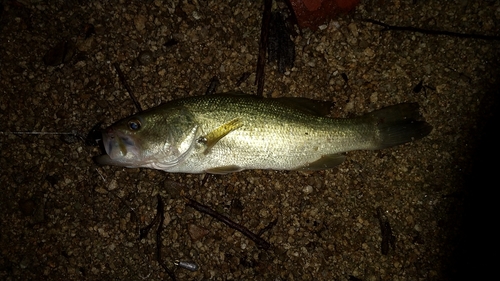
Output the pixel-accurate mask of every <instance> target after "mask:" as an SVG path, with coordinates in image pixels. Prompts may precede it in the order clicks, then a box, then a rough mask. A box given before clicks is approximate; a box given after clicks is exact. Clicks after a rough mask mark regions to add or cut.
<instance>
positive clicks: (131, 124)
mask: <svg viewBox="0 0 500 281" xmlns="http://www.w3.org/2000/svg"><path fill="white" fill-rule="evenodd" d="M128 128H129V129H130V130H132V131H137V130H139V129H140V128H141V121H139V120H137V119H132V120H130V121H128Z"/></svg>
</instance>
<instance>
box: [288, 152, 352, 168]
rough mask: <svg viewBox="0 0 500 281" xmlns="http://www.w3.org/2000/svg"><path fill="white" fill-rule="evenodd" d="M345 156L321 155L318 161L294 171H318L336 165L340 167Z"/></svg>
mask: <svg viewBox="0 0 500 281" xmlns="http://www.w3.org/2000/svg"><path fill="white" fill-rule="evenodd" d="M345 158H346V157H345V155H342V154H328V155H323V156H322V157H321V158H319V159H318V160H316V161H314V162H312V163H309V164H307V165H305V166H303V167H299V168H297V169H296V170H298V171H319V170H326V169H330V168H333V167H335V166H337V165H340V164H341V163H342V162H344V160H345Z"/></svg>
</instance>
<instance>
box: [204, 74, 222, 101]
mask: <svg viewBox="0 0 500 281" xmlns="http://www.w3.org/2000/svg"><path fill="white" fill-rule="evenodd" d="M217 86H219V78H217V76H214V77H212V79H210V85H208V88H207V90H206V91H205V96H208V95H213V94H216V92H217Z"/></svg>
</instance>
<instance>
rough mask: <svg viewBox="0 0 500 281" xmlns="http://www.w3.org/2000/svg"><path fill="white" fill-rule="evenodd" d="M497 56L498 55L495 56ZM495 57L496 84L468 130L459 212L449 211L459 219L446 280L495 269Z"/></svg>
mask: <svg viewBox="0 0 500 281" xmlns="http://www.w3.org/2000/svg"><path fill="white" fill-rule="evenodd" d="M497 59H498V58H497ZM499 66H500V64H499V63H498V61H496V62H495V63H493V64H492V65H491V68H490V73H492V74H491V76H492V77H493V78H494V81H496V84H494V85H489V86H490V87H489V89H488V90H487V92H486V94H485V95H484V97H483V98H482V100H481V104H480V110H479V115H478V117H477V124H476V127H475V128H474V129H473V130H471V135H470V143H471V145H473V147H471V148H470V149H467V148H466V149H465V151H466V152H470V153H472V155H471V156H470V157H466V158H467V159H470V160H471V163H470V166H469V165H466V166H469V167H470V169H465V170H464V172H465V174H464V185H463V191H462V192H460V193H461V194H460V196H459V197H460V198H461V200H460V201H461V203H462V204H460V205H461V207H460V208H458V209H457V210H459V212H460V213H457V214H453V213H450V216H451V217H456V218H457V219H459V220H460V221H457V222H456V225H458V226H459V229H460V231H459V233H458V234H457V235H456V236H455V237H456V240H455V241H450V244H453V245H452V247H453V250H452V252H451V260H450V263H449V265H448V267H449V268H448V272H447V275H448V276H449V278H448V279H449V280H489V279H491V277H493V276H494V275H493V274H494V273H495V265H496V262H495V261H496V259H497V257H496V250H497V249H498V240H496V233H497V230H496V226H497V222H498V220H497V219H496V218H497V217H496V215H495V214H496V213H497V212H498V210H496V208H495V206H496V205H497V204H498V196H497V194H498V190H499V188H498V185H499V184H498V179H497V176H498V173H499V171H498V166H499V165H498V156H499V152H498V144H499V141H498V127H499V125H498V122H497V120H498V112H499V101H498V96H499V94H500V85H499V83H498V81H500V80H499V79H498V78H499V76H500V75H499V73H498V70H499Z"/></svg>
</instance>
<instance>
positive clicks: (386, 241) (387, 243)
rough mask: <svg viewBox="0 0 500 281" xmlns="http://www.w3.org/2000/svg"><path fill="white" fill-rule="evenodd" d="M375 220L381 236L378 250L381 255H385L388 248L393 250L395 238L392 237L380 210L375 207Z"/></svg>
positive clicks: (387, 221)
mask: <svg viewBox="0 0 500 281" xmlns="http://www.w3.org/2000/svg"><path fill="white" fill-rule="evenodd" d="M377 218H378V222H379V225H380V232H381V234H382V243H381V244H380V250H381V252H382V255H387V254H388V253H389V247H392V248H393V249H394V247H395V245H396V237H395V236H394V235H392V229H391V224H390V223H389V219H388V218H387V217H386V216H385V215H384V212H383V211H382V208H381V207H380V206H379V207H377Z"/></svg>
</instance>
